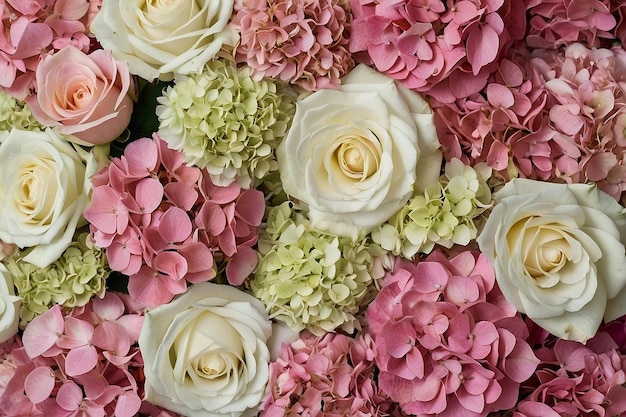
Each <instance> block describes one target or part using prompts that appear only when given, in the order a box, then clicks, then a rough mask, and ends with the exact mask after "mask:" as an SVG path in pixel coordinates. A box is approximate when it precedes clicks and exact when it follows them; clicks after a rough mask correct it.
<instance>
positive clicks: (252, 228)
mask: <svg viewBox="0 0 626 417" xmlns="http://www.w3.org/2000/svg"><path fill="white" fill-rule="evenodd" d="M264 210H265V203H264V198H263V193H262V192H261V191H258V190H255V189H247V190H244V189H242V188H241V187H240V186H239V185H238V184H237V183H233V184H231V185H229V186H227V187H218V186H216V185H214V184H213V182H212V181H211V179H210V177H209V174H208V172H207V171H206V170H201V169H199V168H197V167H193V166H188V165H186V164H185V162H184V156H183V154H182V153H180V152H178V151H175V150H172V149H169V148H168V147H167V145H166V143H165V142H164V141H163V140H162V139H160V138H159V137H158V136H157V135H156V134H155V135H154V138H153V139H148V138H143V139H139V140H136V141H133V142H132V143H130V144H129V145H128V146H127V147H126V149H125V151H124V155H122V157H120V158H113V159H112V161H111V164H110V165H109V166H108V167H106V168H105V169H103V170H102V171H100V172H99V173H97V174H96V176H95V177H94V179H93V195H92V201H91V205H90V207H89V208H88V209H87V210H86V211H85V213H84V216H85V218H86V219H87V221H89V223H90V227H91V234H92V237H93V240H94V242H95V243H96V245H97V246H98V247H101V248H106V254H107V259H108V261H109V265H110V267H111V269H113V270H114V271H120V272H122V273H123V274H125V275H129V276H130V280H129V283H128V291H129V293H130V295H131V296H132V297H133V298H135V299H136V300H137V301H139V302H141V303H143V304H144V305H146V306H148V307H156V306H158V305H160V304H164V303H167V302H169V301H171V300H172V298H173V297H174V295H176V294H181V293H183V292H185V290H186V289H187V283H196V282H201V281H208V280H211V279H213V278H214V277H215V276H216V274H217V271H218V270H220V271H221V270H225V274H226V276H227V278H228V281H229V282H230V283H231V284H233V285H239V284H241V283H242V282H243V280H244V279H245V278H246V277H247V276H248V275H249V274H250V273H251V272H252V270H253V269H254V268H255V267H256V262H257V256H256V252H255V251H254V250H253V249H252V246H253V245H254V244H256V242H257V240H258V234H257V228H258V226H259V225H260V223H261V219H262V217H263V213H264Z"/></svg>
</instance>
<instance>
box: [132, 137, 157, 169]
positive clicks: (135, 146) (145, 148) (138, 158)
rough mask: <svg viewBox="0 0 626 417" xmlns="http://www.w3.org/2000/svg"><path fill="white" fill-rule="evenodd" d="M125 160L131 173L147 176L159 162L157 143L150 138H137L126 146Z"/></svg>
mask: <svg viewBox="0 0 626 417" xmlns="http://www.w3.org/2000/svg"><path fill="white" fill-rule="evenodd" d="M124 160H125V161H126V164H127V167H128V172H129V173H130V174H131V175H133V176H138V177H139V178H142V177H147V176H148V175H150V173H151V172H152V171H154V170H155V169H156V167H157V164H158V152H157V145H156V144H155V143H154V141H152V140H150V139H148V138H142V139H138V140H135V141H133V142H131V143H129V144H128V146H126V149H125V151H124Z"/></svg>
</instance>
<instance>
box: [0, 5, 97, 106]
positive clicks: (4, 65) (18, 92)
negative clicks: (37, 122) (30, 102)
mask: <svg viewBox="0 0 626 417" xmlns="http://www.w3.org/2000/svg"><path fill="white" fill-rule="evenodd" d="M101 4H102V0H31V1H24V0H5V1H2V2H1V4H0V19H1V25H2V29H3V30H1V31H0V87H2V88H4V89H5V91H7V92H8V93H9V94H11V95H13V96H15V97H17V98H19V99H22V100H23V99H24V98H25V97H26V96H27V95H28V94H29V93H30V90H31V89H32V88H34V79H35V71H36V69H37V65H38V64H39V61H40V60H41V57H42V56H43V55H44V54H47V53H49V52H52V51H58V50H60V49H62V48H63V47H64V46H66V45H70V44H71V45H74V46H75V47H77V48H78V49H80V50H82V51H83V52H85V53H88V52H89V51H90V48H91V43H92V42H91V38H90V37H89V24H90V22H91V20H93V17H94V16H95V14H96V13H97V12H98V10H99V6H100V5H101Z"/></svg>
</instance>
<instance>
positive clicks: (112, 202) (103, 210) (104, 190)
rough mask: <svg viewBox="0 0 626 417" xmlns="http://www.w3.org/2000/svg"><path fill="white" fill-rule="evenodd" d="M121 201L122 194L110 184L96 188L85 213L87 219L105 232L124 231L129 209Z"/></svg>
mask: <svg viewBox="0 0 626 417" xmlns="http://www.w3.org/2000/svg"><path fill="white" fill-rule="evenodd" d="M120 201H121V198H120V196H119V195H118V194H117V192H115V191H114V190H113V189H111V188H110V187H109V186H107V185H103V186H100V187H96V188H94V190H93V194H92V197H91V203H90V205H89V208H88V209H87V210H85V213H84V216H85V219H87V221H88V222H89V223H91V224H92V225H93V226H94V227H96V228H98V229H100V231H102V232H103V233H106V234H113V233H118V234H121V233H124V230H126V227H127V226H128V211H127V210H126V207H124V206H123V205H122V204H121V203H120Z"/></svg>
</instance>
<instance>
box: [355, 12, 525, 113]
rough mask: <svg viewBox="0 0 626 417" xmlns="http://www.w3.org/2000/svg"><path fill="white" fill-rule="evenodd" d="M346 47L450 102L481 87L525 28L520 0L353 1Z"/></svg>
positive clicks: (386, 72)
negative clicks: (350, 31)
mask: <svg viewBox="0 0 626 417" xmlns="http://www.w3.org/2000/svg"><path fill="white" fill-rule="evenodd" d="M350 4H351V6H352V11H353V13H354V22H353V25H352V36H351V38H350V51H352V52H354V53H359V54H361V55H362V56H361V58H359V60H360V61H362V62H366V63H370V62H371V63H372V64H373V65H374V66H375V67H376V68H377V69H378V70H379V71H380V72H383V73H385V74H387V75H389V76H390V77H392V78H395V79H397V80H400V81H402V82H403V83H404V85H405V86H406V87H408V88H410V89H414V90H416V91H419V92H424V93H427V94H429V95H431V96H433V97H436V98H437V99H438V100H440V101H442V102H446V103H449V102H452V101H454V100H455V99H457V98H462V97H467V96H468V95H470V94H473V93H476V92H478V91H480V90H481V89H482V88H483V87H484V86H485V83H486V81H487V78H488V76H489V74H490V73H491V71H492V70H493V67H494V65H495V63H496V62H497V61H498V58H499V57H500V55H501V54H502V52H503V51H506V50H507V49H508V48H509V47H510V45H511V43H512V42H513V41H514V40H516V39H521V38H522V37H523V35H524V32H525V29H526V17H525V9H526V7H525V4H524V2H523V1H522V0H512V1H503V0H447V1H445V2H443V1H440V0H407V1H402V2H398V1H393V0H365V1H361V0H352V1H351V3H350Z"/></svg>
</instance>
